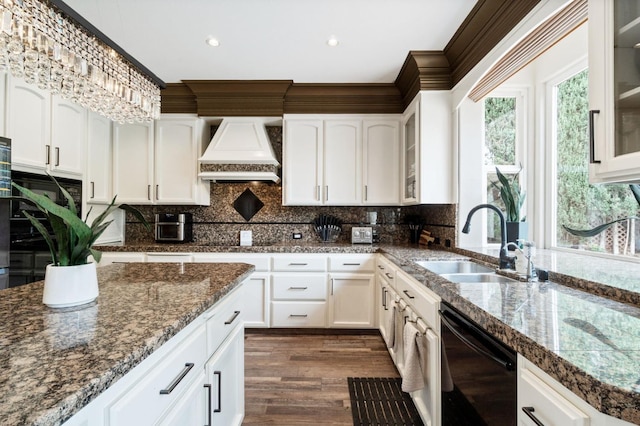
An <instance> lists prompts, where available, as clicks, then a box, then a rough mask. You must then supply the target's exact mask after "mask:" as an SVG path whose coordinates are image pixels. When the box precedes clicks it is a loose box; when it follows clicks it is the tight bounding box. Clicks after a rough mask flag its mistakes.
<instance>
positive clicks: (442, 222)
mask: <svg viewBox="0 0 640 426" xmlns="http://www.w3.org/2000/svg"><path fill="white" fill-rule="evenodd" d="M213 131H215V129H212V133H213ZM267 134H268V135H269V138H270V140H271V143H272V146H273V150H274V153H275V154H276V158H277V159H278V161H280V162H282V128H281V127H267ZM247 190H249V191H250V193H248V192H247ZM243 194H244V195H243ZM241 195H242V196H243V198H242V199H241V200H243V203H241V204H242V205H243V206H244V207H245V209H244V211H242V212H239V211H238V210H237V209H236V208H235V207H234V203H235V204H236V207H237V206H238V202H236V200H238V197H240V196H241ZM254 196H255V197H254ZM258 200H259V201H258ZM136 207H137V208H138V209H139V210H140V211H141V212H142V213H143V215H144V216H145V218H147V220H149V222H150V223H153V218H154V214H155V213H183V212H189V213H192V214H193V222H194V223H193V238H194V241H195V242H198V243H211V244H220V245H238V244H239V241H240V231H241V230H242V231H244V230H249V231H252V232H253V243H254V244H255V245H265V244H273V243H276V242H283V241H290V240H291V239H292V236H293V234H294V233H301V234H302V239H301V242H312V241H320V238H319V237H318V236H317V235H316V234H315V232H314V230H313V226H312V222H313V220H314V219H315V218H316V217H317V216H319V215H332V216H335V217H337V218H339V219H340V220H341V221H342V223H343V227H342V232H341V234H340V236H339V238H338V242H350V241H351V228H352V227H353V226H361V225H364V226H368V221H367V212H372V211H375V212H377V213H378V220H377V225H376V226H375V229H376V230H377V232H378V234H379V236H380V242H381V243H405V242H407V241H409V233H410V231H409V224H410V223H421V224H423V228H424V229H425V230H428V231H430V232H431V233H432V236H434V237H437V238H438V240H437V242H438V243H439V244H441V245H445V244H449V245H451V246H455V235H456V232H455V224H456V215H457V205H455V204H444V205H421V206H408V207H371V206H367V207H323V206H283V205H282V187H281V185H280V184H274V183H267V182H258V183H256V182H243V183H215V182H212V183H211V205H210V206H136ZM247 209H248V210H249V213H250V214H247V211H246V210H247ZM251 209H253V210H254V211H251ZM240 210H242V209H240ZM256 210H257V211H256ZM241 213H242V214H241ZM251 213H253V214H251ZM249 216H250V218H249V220H246V219H245V218H246V217H249ZM125 240H126V242H127V243H129V244H130V243H133V244H135V243H150V242H153V235H152V233H150V232H148V231H147V230H145V229H144V227H143V226H142V225H141V224H140V223H139V222H137V221H136V220H135V219H134V218H133V217H132V216H131V215H127V226H126V233H125Z"/></svg>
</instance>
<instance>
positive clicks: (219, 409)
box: [213, 371, 222, 413]
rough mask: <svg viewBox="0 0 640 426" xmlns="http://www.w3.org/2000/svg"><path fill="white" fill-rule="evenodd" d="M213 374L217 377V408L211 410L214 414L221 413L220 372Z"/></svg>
mask: <svg viewBox="0 0 640 426" xmlns="http://www.w3.org/2000/svg"><path fill="white" fill-rule="evenodd" d="M213 374H214V375H215V376H218V408H216V409H215V410H213V412H214V413H221V412H222V371H214V372H213Z"/></svg>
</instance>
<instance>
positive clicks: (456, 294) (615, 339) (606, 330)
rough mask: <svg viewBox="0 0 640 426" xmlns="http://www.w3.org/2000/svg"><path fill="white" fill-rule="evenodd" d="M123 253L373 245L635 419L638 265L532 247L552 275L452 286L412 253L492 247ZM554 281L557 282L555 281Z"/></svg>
mask: <svg viewBox="0 0 640 426" xmlns="http://www.w3.org/2000/svg"><path fill="white" fill-rule="evenodd" d="M100 249H104V251H123V252H134V251H137V252H154V251H166V252H220V253H228V252H240V253H242V252H246V253H375V252H381V253H382V254H384V255H385V256H386V257H387V258H389V259H390V260H391V261H393V262H394V263H395V264H396V265H398V266H399V267H401V268H402V269H403V270H404V271H406V272H407V273H409V274H410V275H412V276H413V277H414V278H415V279H417V280H418V281H419V282H421V283H423V285H425V286H426V287H427V288H429V289H431V290H432V291H434V292H435V293H436V294H438V295H439V296H440V297H441V298H442V300H443V301H444V302H447V303H449V304H451V305H452V306H454V307H455V308H457V309H458V310H460V311H461V312H462V313H464V314H465V315H467V316H469V317H470V318H471V319H473V320H474V321H476V322H477V323H478V324H480V325H481V326H482V327H483V328H485V329H486V330H487V331H488V332H489V333H491V334H493V335H494V336H496V337H497V338H498V339H500V340H502V341H503V342H504V343H505V344H507V345H508V346H510V347H512V348H513V349H514V350H516V351H517V352H519V353H520V354H522V355H523V356H524V357H526V358H527V359H529V360H530V361H532V362H533V363H534V364H536V365H537V366H538V367H540V368H541V369H542V370H544V371H545V372H547V373H548V374H549V375H550V376H552V377H554V378H555V379H556V380H558V381H559V382H560V383H562V384H563V385H564V386H565V387H567V388H568V389H569V390H571V391H572V392H573V393H575V394H576V395H578V396H579V397H581V398H582V399H584V400H585V401H587V402H588V403H589V404H590V405H591V406H593V407H594V408H596V409H597V410H598V411H600V412H603V413H605V414H608V415H611V416H613V417H617V418H621V419H623V420H627V421H629V422H632V423H636V424H640V369H639V368H638V366H639V365H640V291H639V288H638V276H640V264H636V263H631V262H625V261H618V260H611V259H602V258H596V257H593V256H581V255H579V254H574V253H566V252H556V251H550V250H538V251H537V256H536V266H538V267H542V268H544V269H548V270H549V271H550V274H549V276H550V279H551V280H552V281H551V282H546V283H538V282H532V283H527V282H518V283H515V284H504V283H474V284H455V283H452V282H450V281H448V280H446V279H444V278H441V277H440V276H438V275H436V274H434V273H432V272H430V271H428V270H426V269H424V268H421V267H420V266H418V265H417V264H416V263H415V261H416V260H447V259H466V258H475V259H476V260H480V261H481V262H485V263H488V264H492V265H497V263H498V250H493V249H477V250H476V249H467V250H463V249H453V250H432V249H425V248H422V247H416V246H415V245H413V246H409V245H380V246H377V245H373V246H372V245H351V244H322V243H316V244H313V243H312V244H299V245H298V244H295V245H292V244H287V243H281V244H276V245H268V246H254V247H238V246H234V247H228V246H216V245H195V244H187V245H177V244H175V245H158V244H155V245H124V246H120V247H113V246H108V247H101V248H100ZM556 281H557V282H560V283H562V284H563V285H560V284H558V283H556Z"/></svg>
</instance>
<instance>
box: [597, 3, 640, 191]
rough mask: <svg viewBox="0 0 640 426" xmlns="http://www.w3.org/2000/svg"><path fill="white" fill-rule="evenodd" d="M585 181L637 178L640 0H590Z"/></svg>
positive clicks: (639, 169)
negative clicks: (588, 160) (586, 170)
mask: <svg viewBox="0 0 640 426" xmlns="http://www.w3.org/2000/svg"><path fill="white" fill-rule="evenodd" d="M589 144H590V165H589V180H590V181H591V182H592V183H602V182H633V181H635V182H638V181H640V1H638V0H589Z"/></svg>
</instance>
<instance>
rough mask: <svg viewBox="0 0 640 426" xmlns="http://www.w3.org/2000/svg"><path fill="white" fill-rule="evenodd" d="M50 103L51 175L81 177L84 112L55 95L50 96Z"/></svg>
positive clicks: (83, 145)
mask: <svg viewBox="0 0 640 426" xmlns="http://www.w3.org/2000/svg"><path fill="white" fill-rule="evenodd" d="M52 102H53V104H52V111H51V113H52V115H51V149H52V152H51V160H50V162H51V164H50V168H51V171H52V172H55V173H56V174H62V175H75V176H76V177H78V176H82V174H83V173H84V169H85V164H86V163H85V161H86V157H85V149H86V143H87V110H86V109H84V108H83V107H82V106H80V105H78V104H76V103H74V102H71V101H69V100H67V99H64V98H62V97H61V96H59V95H53V97H52Z"/></svg>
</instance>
